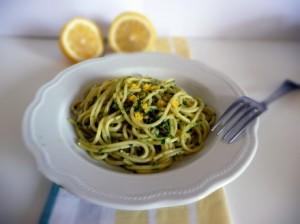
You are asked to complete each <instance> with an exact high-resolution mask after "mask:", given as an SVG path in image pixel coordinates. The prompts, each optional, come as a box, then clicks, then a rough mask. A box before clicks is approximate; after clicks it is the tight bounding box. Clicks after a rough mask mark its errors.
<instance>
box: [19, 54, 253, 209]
mask: <svg viewBox="0 0 300 224" xmlns="http://www.w3.org/2000/svg"><path fill="white" fill-rule="evenodd" d="M122 57H133V58H134V57H161V58H174V59H175V60H181V61H183V62H185V63H196V64H197V66H201V67H203V68H204V69H205V70H207V71H209V72H210V73H212V74H214V75H216V76H218V78H221V79H222V80H223V81H225V82H226V83H227V84H228V85H229V86H230V87H232V88H233V89H234V91H235V92H238V93H239V94H240V95H242V94H245V91H244V90H243V89H242V88H240V87H239V86H238V85H237V84H236V83H235V82H234V81H233V80H232V79H231V78H230V77H228V76H227V75H225V74H223V73H221V72H219V71H217V70H215V69H212V68H210V67H209V66H207V65H205V64H203V63H202V62H199V61H197V60H190V59H189V60H187V59H184V58H182V57H180V56H177V55H170V54H161V53H133V54H130V55H124V54H112V55H108V56H105V57H104V58H95V59H90V60H87V61H84V62H81V63H78V64H75V65H72V66H70V67H68V68H66V69H64V70H62V71H61V72H59V73H58V74H57V75H56V76H55V77H54V78H53V79H52V80H50V81H48V82H46V83H45V84H44V85H42V86H41V87H40V88H39V90H38V91H37V93H36V94H35V97H34V98H33V100H32V101H31V103H30V104H29V106H28V107H27V108H26V111H25V113H24V116H23V121H22V137H23V141H24V143H25V145H26V148H27V149H28V150H29V151H30V152H31V153H32V154H33V156H34V158H35V161H36V163H37V166H38V169H39V170H40V171H41V172H42V173H43V174H44V175H45V176H46V177H47V178H48V179H50V180H52V181H53V182H56V183H59V184H60V185H62V186H64V187H65V188H66V189H67V190H68V191H70V192H71V193H73V194H75V195H77V196H79V197H81V198H85V199H87V200H89V201H91V202H94V203H96V204H100V205H104V206H107V207H113V208H117V209H124V210H144V209H152V208H159V207H166V206H176V205H182V204H188V203H191V202H194V201H197V200H199V199H201V198H204V197H206V196H207V195H209V194H210V193H212V192H214V191H216V190H217V189H219V188H221V187H223V186H225V185H226V184H228V183H229V182H231V181H233V180H234V179H236V178H237V177H238V176H239V175H241V174H242V173H243V172H244V170H245V169H246V168H247V167H248V166H249V164H250V162H251V161H252V160H253V158H254V156H255V154H256V151H257V144H258V138H257V130H258V125H259V120H257V121H256V122H255V123H254V125H252V127H251V129H250V130H249V133H250V137H251V138H252V139H250V142H249V147H248V148H249V149H248V150H247V151H248V155H247V156H245V155H240V156H239V157H240V158H238V159H236V160H235V164H236V165H239V166H238V167H237V168H235V169H233V168H234V167H233V166H228V167H227V169H223V170H222V172H219V173H218V174H215V175H213V177H210V178H207V179H211V180H206V184H205V183H204V184H203V183H202V184H199V183H197V187H194V188H197V189H196V190H195V191H194V192H193V193H182V194H181V197H180V198H179V195H180V194H179V192H178V195H177V196H178V198H177V199H174V198H173V197H172V196H174V195H171V194H170V195H168V193H167V192H168V191H165V192H162V193H161V196H162V197H161V198H160V197H158V196H151V197H152V198H155V197H156V198H157V199H156V200H154V201H148V202H147V201H146V200H147V199H149V198H150V197H149V195H148V196H143V197H139V196H128V198H127V200H125V201H128V203H124V201H122V203H121V202H120V201H119V202H116V201H115V199H114V200H109V199H108V200H107V198H106V199H105V200H101V201H99V200H97V199H95V198H94V197H91V195H89V194H83V193H82V192H84V191H86V190H87V191H92V189H88V186H87V185H86V184H83V183H82V182H81V181H80V180H79V179H78V178H76V177H73V176H72V177H71V176H70V175H69V176H68V178H67V179H65V178H66V177H65V174H62V173H61V172H59V171H57V170H56V169H55V168H53V167H51V166H50V164H48V163H47V160H48V158H47V156H46V155H45V154H43V153H42V150H39V149H37V148H38V147H37V146H36V143H35V142H34V141H33V139H32V138H31V137H30V129H29V127H30V122H31V119H32V117H31V114H32V112H33V110H34V108H36V107H37V106H38V105H39V104H40V102H41V101H42V100H43V94H44V92H46V90H47V89H49V88H50V87H51V86H53V85H55V83H57V82H58V81H59V80H60V79H61V78H62V77H63V75H64V74H65V73H68V72H69V71H72V70H76V69H78V68H81V67H82V66H87V65H88V64H90V63H98V62H99V61H101V62H102V63H105V62H107V61H109V60H111V59H114V60H116V58H122ZM247 151H244V154H245V152H247ZM249 152H250V153H249ZM243 159H244V161H241V160H243ZM241 162H242V163H241ZM232 169H233V170H232ZM215 179H216V180H215ZM68 181H71V182H73V183H75V185H77V186H78V187H79V188H76V187H70V185H72V184H67V183H68ZM194 185H196V184H194ZM205 185H207V186H205ZM66 186H69V187H66ZM80 188H81V189H80ZM182 195H185V197H184V198H183V197H182ZM138 198H139V199H138ZM140 202H142V203H140Z"/></svg>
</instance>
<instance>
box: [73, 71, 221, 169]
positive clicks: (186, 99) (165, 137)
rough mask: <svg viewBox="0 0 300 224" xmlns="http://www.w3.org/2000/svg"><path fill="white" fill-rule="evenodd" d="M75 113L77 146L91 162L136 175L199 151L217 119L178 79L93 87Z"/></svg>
mask: <svg viewBox="0 0 300 224" xmlns="http://www.w3.org/2000/svg"><path fill="white" fill-rule="evenodd" d="M71 114H72V118H71V119H70V120H71V123H72V124H73V125H74V127H75V131H76V133H77V137H78V139H77V143H78V145H79V146H80V147H81V148H82V149H84V150H85V151H86V152H87V153H88V154H89V156H90V157H91V158H93V159H95V160H103V161H105V162H106V163H108V164H110V165H114V166H120V167H123V168H125V169H127V170H130V171H133V172H136V173H152V172H157V171H160V170H163V169H165V168H167V167H169V166H170V165H172V163H173V162H174V161H176V160H178V159H179V158H181V157H183V156H185V155H189V154H192V153H195V152H198V151H200V150H201V148H202V147H203V146H204V142H205V140H206V138H207V136H208V134H209V131H210V128H211V127H212V125H213V124H214V122H215V119H216V114H215V112H214V110H213V109H212V108H211V107H209V106H207V105H206V104H205V103H204V102H203V100H202V99H201V98H194V97H192V96H190V95H189V94H187V93H186V92H185V91H184V90H183V89H181V88H179V87H178V86H177V85H176V84H175V81H174V80H173V79H168V80H164V81H160V80H157V79H153V78H150V77H143V76H127V77H121V78H116V79H113V80H107V81H104V82H103V83H100V84H99V83H97V84H94V85H93V86H92V87H90V88H89V89H88V91H87V92H86V94H85V95H84V97H83V98H82V99H80V100H79V101H77V102H75V103H74V104H73V105H72V108H71Z"/></svg>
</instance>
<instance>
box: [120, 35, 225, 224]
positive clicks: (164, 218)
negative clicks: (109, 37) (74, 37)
mask: <svg viewBox="0 0 300 224" xmlns="http://www.w3.org/2000/svg"><path fill="white" fill-rule="evenodd" d="M153 51H157V52H161V53H175V54H178V55H180V56H182V57H185V58H190V57H191V54H190V50H189V46H188V43H187V41H186V40H185V39H184V38H181V37H174V38H159V39H158V40H157V41H156V43H155V46H154V49H153ZM135 223H136V224H196V223H205V224H215V223H216V224H229V223H230V219H229V213H228V209H227V205H226V199H225V194H224V190H223V189H220V190H218V191H216V192H214V193H212V194H210V195H209V196H207V197H206V198H204V199H202V200H200V201H198V202H196V203H192V204H190V205H186V206H177V207H170V208H160V209H154V210H150V211H122V210H117V211H116V213H115V224H135Z"/></svg>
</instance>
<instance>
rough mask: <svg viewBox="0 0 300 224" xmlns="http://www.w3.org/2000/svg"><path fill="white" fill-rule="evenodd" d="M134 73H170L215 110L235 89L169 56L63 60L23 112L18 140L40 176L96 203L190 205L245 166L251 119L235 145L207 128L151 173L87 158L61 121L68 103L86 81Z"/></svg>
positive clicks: (250, 153)
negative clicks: (196, 146)
mask: <svg viewBox="0 0 300 224" xmlns="http://www.w3.org/2000/svg"><path fill="white" fill-rule="evenodd" d="M137 73H138V74H143V75H150V76H153V77H157V78H160V79H167V78H175V80H176V83H177V84H178V85H179V86H181V87H183V88H184V89H186V90H187V91H188V92H189V93H190V94H192V95H194V96H201V97H203V98H204V100H205V102H207V103H208V104H209V105H211V106H213V107H214V108H215V109H216V110H217V114H218V115H220V114H221V113H222V112H223V111H224V110H225V108H226V107H227V106H228V105H229V104H230V103H231V102H233V101H234V100H235V99H237V97H239V96H240V95H242V94H243V92H242V90H241V89H240V88H239V87H238V86H237V85H236V84H235V83H234V82H233V81H232V80H230V79H229V78H228V77H226V76H224V75H222V74H219V73H217V72H215V71H213V70H212V69H210V68H208V67H206V66H205V65H203V64H201V63H199V62H196V61H191V60H185V59H182V58H180V57H177V56H171V55H163V54H154V53H153V54H152V53H146V54H130V55H112V56H105V57H104V58H99V59H92V60H88V61H85V62H83V63H80V64H77V65H74V66H71V67H69V68H67V69H66V70H64V71H62V72H61V73H59V74H58V75H57V76H56V77H55V78H54V79H53V80H52V81H50V82H48V83H47V84H45V85H44V86H43V87H41V89H40V90H39V91H38V93H37V95H36V97H35V99H34V100H33V102H32V103H31V104H30V106H29V107H28V109H27V111H26V113H25V115H24V120H23V137H24V141H25V143H26V145H27V147H28V148H29V149H30V151H31V152H32V153H33V155H34V156H35V159H36V161H37V164H38V168H39V169H40V170H41V172H42V173H43V174H44V175H45V176H46V177H48V178H49V179H50V180H52V181H53V182H56V183H57V184H60V185H62V186H63V187H64V188H66V189H67V190H69V191H70V192H72V193H74V194H76V195H78V196H80V197H82V198H85V199H87V200H89V201H92V202H94V203H96V204H101V205H105V206H109V207H114V208H119V209H130V210H131V209H134V210H140V209H150V208H158V207H165V206H175V205H181V204H186V203H191V202H193V201H196V200H198V199H201V198H203V197H205V196H206V195H208V194H209V193H211V192H213V191H215V190H217V189H218V188H220V187H222V186H224V185H226V184H227V183H229V182H230V181H232V180H234V179H235V178H236V177H237V176H238V175H240V174H241V173H242V172H243V171H244V170H245V168H246V167H247V166H248V165H249V163H250V161H251V160H252V158H253V157H254V154H255V151H256V145H257V136H256V133H257V126H258V123H257V122H256V123H255V124H253V125H252V126H251V127H249V128H248V129H247V131H246V134H245V136H244V137H243V138H241V139H240V140H239V141H238V142H237V143H235V144H231V145H228V144H225V143H223V142H222V141H221V140H220V139H219V138H218V137H216V136H215V135H214V134H211V135H210V136H209V138H208V141H207V144H206V146H205V148H204V150H203V151H202V152H201V153H198V154H195V155H193V156H190V157H189V158H185V159H184V160H183V161H181V162H178V163H177V164H175V165H174V166H172V167H171V168H169V169H167V170H166V171H163V172H160V173H157V174H150V175H149V174H148V175H141V174H139V175H137V174H131V173H127V172H126V171H123V170H121V169H111V168H110V167H108V166H107V165H105V164H103V163H96V162H94V161H92V160H91V159H89V158H88V156H87V155H86V154H85V153H84V152H83V151H82V150H81V149H79V148H78V146H77V145H76V143H75V141H76V136H75V134H74V132H73V128H72V127H71V125H70V123H69V122H68V118H69V117H70V114H69V108H70V105H71V103H72V101H73V100H74V99H75V98H76V96H78V95H79V94H80V92H81V91H82V88H83V87H84V86H86V85H87V84H89V83H91V82H92V81H95V80H97V81H99V80H100V81H101V80H105V79H108V78H111V77H115V76H120V75H126V74H137Z"/></svg>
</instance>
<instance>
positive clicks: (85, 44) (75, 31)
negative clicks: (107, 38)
mask: <svg viewBox="0 0 300 224" xmlns="http://www.w3.org/2000/svg"><path fill="white" fill-rule="evenodd" d="M59 43H60V47H61V49H62V51H63V53H64V54H65V55H66V56H67V57H68V58H69V59H70V60H72V61H74V62H79V61H83V60H85V59H89V58H94V57H98V56H100V55H101V54H102V53H103V49H104V47H103V37H102V33H101V30H100V29H99V28H98V26H97V25H96V24H95V23H94V22H92V21H90V20H88V19H84V18H74V19H72V20H70V21H69V22H68V23H66V25H65V26H64V27H63V29H62V31H61V34H60V39H59Z"/></svg>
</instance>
